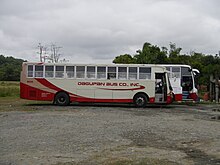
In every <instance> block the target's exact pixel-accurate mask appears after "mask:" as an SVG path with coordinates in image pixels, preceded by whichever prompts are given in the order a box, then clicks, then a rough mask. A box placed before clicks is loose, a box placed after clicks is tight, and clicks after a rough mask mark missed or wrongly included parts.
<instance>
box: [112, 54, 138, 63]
mask: <svg viewBox="0 0 220 165" xmlns="http://www.w3.org/2000/svg"><path fill="white" fill-rule="evenodd" d="M113 63H115V64H134V63H135V59H134V58H133V57H132V56H131V55H130V54H124V55H119V56H117V57H115V59H114V60H113Z"/></svg>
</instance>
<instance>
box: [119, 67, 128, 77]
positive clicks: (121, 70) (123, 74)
mask: <svg viewBox="0 0 220 165" xmlns="http://www.w3.org/2000/svg"><path fill="white" fill-rule="evenodd" d="M118 79H121V80H126V79H127V67H118Z"/></svg>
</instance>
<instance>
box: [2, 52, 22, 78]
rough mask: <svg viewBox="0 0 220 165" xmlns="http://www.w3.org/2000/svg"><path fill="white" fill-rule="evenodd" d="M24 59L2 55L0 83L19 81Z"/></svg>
mask: <svg viewBox="0 0 220 165" xmlns="http://www.w3.org/2000/svg"><path fill="white" fill-rule="evenodd" d="M23 62H24V60H22V59H16V58H14V57H5V56H3V55H0V81H19V80H20V72H21V65H22V63H23Z"/></svg>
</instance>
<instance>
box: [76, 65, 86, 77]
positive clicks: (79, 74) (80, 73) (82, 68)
mask: <svg viewBox="0 0 220 165" xmlns="http://www.w3.org/2000/svg"><path fill="white" fill-rule="evenodd" d="M76 78H85V66H76Z"/></svg>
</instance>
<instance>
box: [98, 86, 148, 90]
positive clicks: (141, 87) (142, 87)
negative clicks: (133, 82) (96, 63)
mask: <svg viewBox="0 0 220 165" xmlns="http://www.w3.org/2000/svg"><path fill="white" fill-rule="evenodd" d="M98 89H103V90H113V91H134V90H140V89H145V87H144V86H142V85H141V86H140V87H138V88H126V89H123V88H122V89H118V88H116V89H114V88H98Z"/></svg>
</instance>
